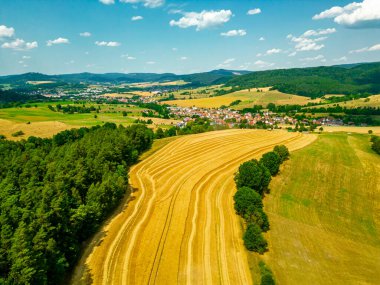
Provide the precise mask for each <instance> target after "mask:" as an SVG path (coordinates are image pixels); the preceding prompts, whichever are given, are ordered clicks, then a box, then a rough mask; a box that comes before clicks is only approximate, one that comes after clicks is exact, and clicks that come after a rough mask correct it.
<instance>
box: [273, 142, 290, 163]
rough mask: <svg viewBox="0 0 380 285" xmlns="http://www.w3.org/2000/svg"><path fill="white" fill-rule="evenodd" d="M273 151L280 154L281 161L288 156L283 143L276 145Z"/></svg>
mask: <svg viewBox="0 0 380 285" xmlns="http://www.w3.org/2000/svg"><path fill="white" fill-rule="evenodd" d="M273 151H274V152H276V153H277V154H278V155H279V156H280V158H281V163H282V162H284V161H285V160H287V159H288V158H289V150H288V148H287V147H286V146H285V145H276V146H275V147H274V149H273Z"/></svg>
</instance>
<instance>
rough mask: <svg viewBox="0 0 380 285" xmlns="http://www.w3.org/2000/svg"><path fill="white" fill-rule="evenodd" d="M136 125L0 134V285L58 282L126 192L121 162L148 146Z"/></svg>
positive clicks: (148, 136)
mask: <svg viewBox="0 0 380 285" xmlns="http://www.w3.org/2000/svg"><path fill="white" fill-rule="evenodd" d="M152 141H153V132H152V131H151V130H149V129H148V128H147V127H145V126H144V125H132V126H130V127H127V128H125V127H122V126H119V127H117V126H116V125H115V124H112V123H107V124H105V125H104V126H102V127H99V126H97V127H93V128H91V129H87V128H81V129H77V130H70V131H64V132H61V133H59V134H57V135H55V136H54V137H53V138H52V139H41V138H36V137H30V138H28V140H23V141H20V142H11V141H7V140H0V225H1V232H0V235H1V239H0V284H59V283H60V282H62V278H63V277H64V276H65V272H67V271H68V270H69V269H70V268H71V267H72V266H73V265H74V263H75V261H76V260H77V258H78V256H79V254H80V250H81V245H82V243H83V241H85V240H86V239H88V238H89V237H90V236H91V235H92V234H93V233H94V232H95V231H96V230H97V229H98V228H99V226H100V224H101V222H102V221H103V220H104V219H105V218H106V217H107V215H109V213H110V212H111V211H112V210H113V209H114V208H115V207H116V206H117V205H118V203H119V201H120V199H121V198H122V197H123V196H124V195H128V194H129V188H128V169H129V167H130V166H131V165H132V164H134V163H136V162H137V160H138V157H139V154H141V153H142V152H144V151H145V150H147V149H148V148H150V147H151V144H152Z"/></svg>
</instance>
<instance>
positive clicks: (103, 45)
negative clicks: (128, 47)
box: [95, 41, 121, 47]
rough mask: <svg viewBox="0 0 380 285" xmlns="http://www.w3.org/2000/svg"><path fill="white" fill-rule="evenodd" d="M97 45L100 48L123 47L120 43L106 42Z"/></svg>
mask: <svg viewBox="0 0 380 285" xmlns="http://www.w3.org/2000/svg"><path fill="white" fill-rule="evenodd" d="M95 44H96V45H97V46H100V47H118V46H120V45H121V43H119V42H105V41H101V42H99V41H96V42H95Z"/></svg>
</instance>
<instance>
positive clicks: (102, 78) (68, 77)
mask: <svg viewBox="0 0 380 285" xmlns="http://www.w3.org/2000/svg"><path fill="white" fill-rule="evenodd" d="M247 73H249V71H235V70H225V69H219V70H212V71H209V72H201V73H194V74H185V75H177V74H173V73H104V74H94V73H87V72H84V73H74V74H61V75H46V74H41V73H34V72H31V73H25V74H18V75H7V76H0V84H11V85H13V86H24V85H25V84H27V82H29V81H52V82H56V83H71V84H78V83H87V84H94V83H101V84H106V83H108V84H121V83H140V82H168V81H177V80H184V81H185V82H188V83H189V85H194V86H203V85H211V84H220V83H225V82H227V81H228V80H230V79H231V78H233V77H236V76H239V75H241V74H247Z"/></svg>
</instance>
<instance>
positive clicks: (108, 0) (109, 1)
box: [99, 0, 115, 5]
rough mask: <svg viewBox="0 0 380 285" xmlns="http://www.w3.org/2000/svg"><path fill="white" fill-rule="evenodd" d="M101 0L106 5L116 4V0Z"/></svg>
mask: <svg viewBox="0 0 380 285" xmlns="http://www.w3.org/2000/svg"><path fill="white" fill-rule="evenodd" d="M99 2H100V3H103V4H105V5H111V4H115V0H99Z"/></svg>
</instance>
